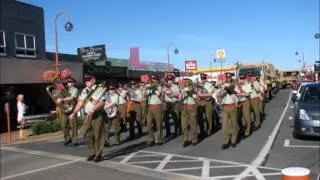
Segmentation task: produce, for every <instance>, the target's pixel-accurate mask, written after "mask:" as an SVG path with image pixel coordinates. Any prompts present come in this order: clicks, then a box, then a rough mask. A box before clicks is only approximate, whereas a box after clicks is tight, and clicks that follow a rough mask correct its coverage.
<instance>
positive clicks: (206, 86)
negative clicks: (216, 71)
mask: <svg viewBox="0 0 320 180" xmlns="http://www.w3.org/2000/svg"><path fill="white" fill-rule="evenodd" d="M203 87H204V89H206V90H207V92H208V93H213V90H214V87H213V85H212V84H211V83H210V82H208V81H206V82H205V83H204V85H203Z"/></svg>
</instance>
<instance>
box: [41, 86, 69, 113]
mask: <svg viewBox="0 0 320 180" xmlns="http://www.w3.org/2000/svg"><path fill="white" fill-rule="evenodd" d="M46 91H47V93H48V95H49V96H50V98H51V99H52V101H53V102H54V103H55V104H56V105H59V106H60V107H61V108H62V110H63V112H64V113H66V114H70V113H72V111H73V109H74V107H75V100H71V101H62V102H61V103H60V104H58V103H57V99H58V98H61V99H63V98H66V97H69V96H70V93H69V92H68V91H67V90H66V89H65V88H63V89H61V90H58V89H56V88H55V86H54V85H49V86H47V88H46Z"/></svg>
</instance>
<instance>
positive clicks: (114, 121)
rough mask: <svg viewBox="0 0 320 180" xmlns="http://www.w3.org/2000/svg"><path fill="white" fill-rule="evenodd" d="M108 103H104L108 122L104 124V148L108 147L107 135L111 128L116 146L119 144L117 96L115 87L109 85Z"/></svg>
mask: <svg viewBox="0 0 320 180" xmlns="http://www.w3.org/2000/svg"><path fill="white" fill-rule="evenodd" d="M109 97H110V100H109V101H107V100H106V101H105V106H104V109H105V111H106V113H107V116H108V120H107V124H106V139H105V143H104V144H105V146H109V133H110V129H111V126H113V132H114V136H115V138H116V145H119V144H120V113H119V111H118V105H119V95H118V94H117V93H116V87H115V86H113V85H109Z"/></svg>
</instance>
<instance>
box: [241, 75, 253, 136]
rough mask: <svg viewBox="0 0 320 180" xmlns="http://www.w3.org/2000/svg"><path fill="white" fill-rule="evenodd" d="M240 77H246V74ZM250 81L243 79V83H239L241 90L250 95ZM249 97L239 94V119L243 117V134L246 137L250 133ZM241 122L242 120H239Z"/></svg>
mask: <svg viewBox="0 0 320 180" xmlns="http://www.w3.org/2000/svg"><path fill="white" fill-rule="evenodd" d="M240 78H246V76H244V77H241V76H240ZM251 86H252V85H251V83H249V82H248V81H246V80H245V81H244V83H243V84H241V88H242V90H243V91H244V92H245V93H247V94H248V95H250V94H251V93H252V87H251ZM250 106H251V105H250V99H249V96H240V97H239V117H240V120H241V119H242V118H243V119H244V122H245V130H244V135H245V136H246V137H247V136H249V135H250V131H251V116H250V112H251V111H250ZM241 122H242V121H241Z"/></svg>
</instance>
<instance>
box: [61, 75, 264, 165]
mask: <svg viewBox="0 0 320 180" xmlns="http://www.w3.org/2000/svg"><path fill="white" fill-rule="evenodd" d="M225 77H226V78H225V81H224V82H209V81H207V75H206V74H201V75H200V81H198V82H197V83H194V82H193V81H192V80H191V79H188V78H184V79H183V81H182V83H180V84H178V83H177V82H176V81H175V79H176V77H175V75H174V73H166V74H165V76H164V78H163V81H160V78H159V77H158V76H156V75H151V77H150V78H149V80H148V81H146V82H135V81H131V82H130V83H129V84H128V85H126V84H122V83H119V84H109V85H108V86H106V85H105V84H96V79H95V77H94V76H93V75H86V76H85V78H84V81H85V85H86V87H85V88H84V89H83V90H82V92H81V93H80V94H79V97H77V96H78V90H77V89H76V88H75V87H74V86H73V85H74V81H73V80H72V79H70V80H68V83H69V82H70V84H69V85H68V91H69V94H70V95H69V96H68V97H66V98H58V99H57V100H56V103H57V104H60V103H63V101H71V100H76V99H77V102H76V104H75V107H74V110H73V111H72V112H71V113H70V114H66V113H65V114H64V115H63V117H64V118H63V123H64V125H63V126H64V127H65V128H64V131H63V133H64V137H65V145H68V144H69V143H71V142H72V143H73V145H77V144H78V143H77V138H78V134H77V131H76V130H75V129H77V124H75V123H76V121H75V116H76V114H77V113H78V112H79V111H80V110H81V109H82V108H84V111H85V117H86V119H85V121H84V122H83V126H82V127H81V128H80V130H81V132H82V133H83V135H84V138H85V141H86V144H87V147H88V151H89V157H88V159H87V160H88V161H92V160H94V162H99V161H101V160H102V150H103V147H104V146H107V147H108V146H109V134H110V129H111V128H113V132H114V138H115V142H116V143H115V145H119V144H120V143H121V141H120V140H121V138H120V136H121V132H125V131H127V130H128V129H127V127H128V126H129V137H128V139H134V138H137V137H141V136H142V134H143V127H144V126H146V127H147V132H146V133H147V134H148V136H147V137H148V138H147V144H148V145H149V146H153V145H161V144H163V143H164V138H165V137H166V138H169V137H171V136H173V137H175V136H179V135H182V146H183V147H187V146H188V145H193V146H195V145H197V143H198V142H199V141H198V139H199V138H205V137H207V136H210V135H212V134H213V133H214V130H217V129H219V127H220V124H221V129H222V136H223V137H222V138H223V144H222V147H221V148H222V149H227V148H229V146H231V147H236V146H237V144H238V143H239V139H241V138H247V137H249V136H250V135H251V134H252V133H253V132H254V131H256V130H258V129H259V128H261V121H262V118H263V114H264V90H265V89H264V88H265V87H264V84H262V83H260V82H259V79H260V77H259V76H255V77H253V75H251V74H249V75H248V76H246V75H239V79H234V78H233V74H232V73H226V74H225ZM251 113H253V114H254V118H252V116H251ZM219 119H220V121H219ZM171 120H172V123H171ZM172 125H173V126H174V128H173V129H174V132H172V127H171V126H172ZM163 126H164V127H163ZM136 129H137V130H138V134H136V132H135V130H136ZM163 129H165V131H166V134H165V137H164V134H163ZM198 129H199V132H198ZM70 130H71V135H70V133H69V132H70Z"/></svg>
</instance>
